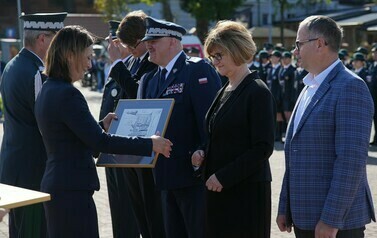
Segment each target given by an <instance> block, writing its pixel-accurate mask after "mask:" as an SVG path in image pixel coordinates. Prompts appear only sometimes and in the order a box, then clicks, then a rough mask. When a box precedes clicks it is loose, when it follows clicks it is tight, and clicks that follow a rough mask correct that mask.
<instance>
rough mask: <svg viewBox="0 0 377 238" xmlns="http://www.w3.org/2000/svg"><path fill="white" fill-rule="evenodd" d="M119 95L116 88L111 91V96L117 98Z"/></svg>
mask: <svg viewBox="0 0 377 238" xmlns="http://www.w3.org/2000/svg"><path fill="white" fill-rule="evenodd" d="M117 95H118V90H117V89H116V88H113V90H111V96H112V97H114V98H115V97H116V96H117Z"/></svg>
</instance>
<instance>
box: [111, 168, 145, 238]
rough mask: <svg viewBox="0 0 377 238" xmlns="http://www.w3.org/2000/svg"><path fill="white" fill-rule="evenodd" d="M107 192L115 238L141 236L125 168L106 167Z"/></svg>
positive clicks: (135, 237) (136, 237)
mask: <svg viewBox="0 0 377 238" xmlns="http://www.w3.org/2000/svg"><path fill="white" fill-rule="evenodd" d="M105 171H106V181H107V192H108V195H109V204H110V212H111V222H112V227H113V237H114V238H139V237H140V232H139V228H138V226H137V223H136V217H135V213H134V209H133V208H132V204H131V198H130V194H129V191H128V186H127V183H126V175H125V169H122V168H106V169H105Z"/></svg>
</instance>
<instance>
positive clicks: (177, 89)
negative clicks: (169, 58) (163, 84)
mask: <svg viewBox="0 0 377 238" xmlns="http://www.w3.org/2000/svg"><path fill="white" fill-rule="evenodd" d="M184 86H185V84H184V83H178V84H173V85H171V86H170V87H168V88H167V89H166V91H165V93H164V94H163V96H167V95H171V94H178V93H182V92H183V87H184Z"/></svg>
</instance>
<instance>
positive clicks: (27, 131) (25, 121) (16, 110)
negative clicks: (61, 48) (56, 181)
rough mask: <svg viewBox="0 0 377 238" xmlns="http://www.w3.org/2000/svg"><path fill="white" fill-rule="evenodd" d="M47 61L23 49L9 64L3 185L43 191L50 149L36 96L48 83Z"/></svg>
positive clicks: (0, 164) (0, 163) (0, 165)
mask: <svg viewBox="0 0 377 238" xmlns="http://www.w3.org/2000/svg"><path fill="white" fill-rule="evenodd" d="M41 70H43V62H42V61H41V60H40V59H39V58H38V57H37V56H36V55H35V54H34V53H32V52H30V51H29V50H27V49H25V48H23V49H22V50H21V51H20V53H19V54H18V55H16V56H15V57H14V58H13V59H12V60H11V61H9V63H8V64H7V66H6V68H5V70H4V73H3V77H2V82H1V86H0V88H1V96H2V99H3V104H4V118H5V121H4V135H3V141H2V146H1V153H0V154H1V155H0V158H1V159H0V182H1V183H5V184H10V185H15V186H20V187H24V188H30V189H36V190H39V186H40V183H41V179H42V176H43V172H44V170H45V164H46V159H47V156H46V150H45V147H44V145H43V141H42V136H41V134H40V132H39V129H38V125H37V122H36V120H35V116H34V104H35V94H36V93H37V92H36V91H38V90H39V87H38V85H41V83H42V82H43V81H44V79H45V76H44V75H42V74H41V72H40V71H41Z"/></svg>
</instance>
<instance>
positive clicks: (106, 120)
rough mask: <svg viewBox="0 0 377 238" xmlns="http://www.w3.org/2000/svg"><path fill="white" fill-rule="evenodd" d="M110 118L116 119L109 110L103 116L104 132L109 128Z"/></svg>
mask: <svg viewBox="0 0 377 238" xmlns="http://www.w3.org/2000/svg"><path fill="white" fill-rule="evenodd" d="M112 120H118V117H117V115H116V114H115V113H112V112H110V113H109V114H107V115H106V116H105V118H103V120H102V123H103V127H104V129H105V131H106V132H107V131H108V130H109V128H110V124H111V122H112Z"/></svg>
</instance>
